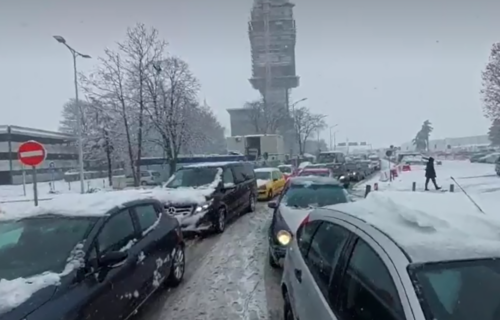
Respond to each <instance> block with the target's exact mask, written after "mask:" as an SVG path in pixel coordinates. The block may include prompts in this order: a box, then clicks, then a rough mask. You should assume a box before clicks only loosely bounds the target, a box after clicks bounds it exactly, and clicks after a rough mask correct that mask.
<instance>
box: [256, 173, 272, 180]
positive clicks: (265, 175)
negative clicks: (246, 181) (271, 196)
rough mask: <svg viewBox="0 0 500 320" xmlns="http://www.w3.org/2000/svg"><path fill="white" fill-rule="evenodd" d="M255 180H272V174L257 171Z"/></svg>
mask: <svg viewBox="0 0 500 320" xmlns="http://www.w3.org/2000/svg"><path fill="white" fill-rule="evenodd" d="M255 178H256V179H258V180H271V172H269V171H255Z"/></svg>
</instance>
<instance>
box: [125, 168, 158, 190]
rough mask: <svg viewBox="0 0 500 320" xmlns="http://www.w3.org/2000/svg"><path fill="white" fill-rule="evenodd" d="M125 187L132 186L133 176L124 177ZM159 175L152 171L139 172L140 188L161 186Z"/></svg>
mask: <svg viewBox="0 0 500 320" xmlns="http://www.w3.org/2000/svg"><path fill="white" fill-rule="evenodd" d="M126 181H127V186H133V185H134V176H133V175H131V174H129V175H127V176H126ZM161 182H162V181H161V173H159V172H158V171H153V170H145V171H141V182H140V185H141V186H151V185H158V184H161Z"/></svg>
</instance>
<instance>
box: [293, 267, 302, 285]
mask: <svg viewBox="0 0 500 320" xmlns="http://www.w3.org/2000/svg"><path fill="white" fill-rule="evenodd" d="M294 273H295V278H297V281H298V282H302V270H300V269H295V270H294Z"/></svg>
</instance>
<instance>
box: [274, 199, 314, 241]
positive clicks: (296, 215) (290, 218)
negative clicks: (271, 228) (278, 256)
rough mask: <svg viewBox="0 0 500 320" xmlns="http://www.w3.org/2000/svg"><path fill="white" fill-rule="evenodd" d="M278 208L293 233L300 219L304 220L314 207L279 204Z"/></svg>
mask: <svg viewBox="0 0 500 320" xmlns="http://www.w3.org/2000/svg"><path fill="white" fill-rule="evenodd" d="M279 210H280V214H281V216H282V217H283V220H285V222H286V224H287V225H288V228H290V231H291V232H292V234H295V233H296V232H297V229H298V228H299V226H300V224H301V223H302V221H304V219H305V218H306V217H307V215H308V214H309V213H310V212H311V211H312V210H314V209H296V208H291V207H287V206H284V205H282V204H280V208H279Z"/></svg>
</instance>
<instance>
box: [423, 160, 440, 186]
mask: <svg viewBox="0 0 500 320" xmlns="http://www.w3.org/2000/svg"><path fill="white" fill-rule="evenodd" d="M429 181H432V183H433V184H434V187H435V188H436V190H439V189H441V187H438V185H437V183H436V169H434V158H433V157H430V158H429V160H428V161H427V166H426V167H425V191H428V190H429V188H428V185H429Z"/></svg>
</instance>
